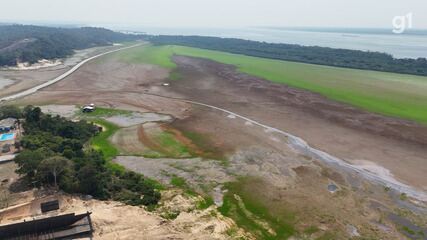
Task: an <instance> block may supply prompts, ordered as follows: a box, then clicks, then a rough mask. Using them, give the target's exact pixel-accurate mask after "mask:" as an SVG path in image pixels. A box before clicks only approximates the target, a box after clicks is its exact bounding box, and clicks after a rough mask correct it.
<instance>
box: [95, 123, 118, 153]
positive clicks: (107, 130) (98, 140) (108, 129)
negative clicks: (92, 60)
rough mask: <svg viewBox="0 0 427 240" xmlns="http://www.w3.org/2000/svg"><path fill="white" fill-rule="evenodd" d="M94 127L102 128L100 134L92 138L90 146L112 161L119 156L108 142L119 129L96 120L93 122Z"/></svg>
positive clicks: (111, 124)
mask: <svg viewBox="0 0 427 240" xmlns="http://www.w3.org/2000/svg"><path fill="white" fill-rule="evenodd" d="M93 122H94V123H95V124H96V125H99V126H101V127H102V128H103V130H102V132H100V133H99V134H98V135H96V136H95V137H93V138H92V139H91V141H90V144H91V146H92V147H93V148H94V149H95V150H98V151H101V152H102V153H103V154H104V157H105V158H106V159H108V160H111V159H113V158H114V157H116V156H117V155H118V154H119V150H118V149H117V148H116V147H115V146H114V145H113V144H112V143H111V142H110V141H109V140H108V139H109V138H110V137H111V136H112V135H113V134H114V133H115V132H116V131H117V130H119V129H120V128H119V127H118V126H117V125H115V124H113V123H111V122H108V121H106V120H103V119H96V120H93Z"/></svg>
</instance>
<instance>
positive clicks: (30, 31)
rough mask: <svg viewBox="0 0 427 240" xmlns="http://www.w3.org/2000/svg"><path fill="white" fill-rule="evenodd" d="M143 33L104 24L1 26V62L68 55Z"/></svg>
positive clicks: (9, 63)
mask: <svg viewBox="0 0 427 240" xmlns="http://www.w3.org/2000/svg"><path fill="white" fill-rule="evenodd" d="M136 39H140V36H136V35H128V34H123V33H118V32H113V31H110V30H107V29H103V28H91V27H85V28H51V27H38V26H26V25H5V26H0V66H5V65H6V66H13V65H16V63H17V61H20V62H30V63H35V62H37V61H38V60H40V59H56V58H64V57H66V56H68V55H70V54H72V53H73V50H76V49H84V48H89V47H95V46H104V45H110V44H112V43H115V42H123V41H133V40H136Z"/></svg>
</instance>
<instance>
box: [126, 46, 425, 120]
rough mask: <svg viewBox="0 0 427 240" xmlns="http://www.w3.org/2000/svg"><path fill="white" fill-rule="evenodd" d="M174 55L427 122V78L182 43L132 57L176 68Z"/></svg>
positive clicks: (147, 48) (146, 48) (152, 48)
mask: <svg viewBox="0 0 427 240" xmlns="http://www.w3.org/2000/svg"><path fill="white" fill-rule="evenodd" d="M174 54H177V55H184V56H191V57H201V58H207V59H211V60H214V61H217V62H220V63H225V64H231V65H234V66H236V67H237V68H238V70H239V71H241V72H244V73H247V74H250V75H253V76H257V77H260V78H264V79H267V80H270V81H273V82H276V83H282V84H287V85H289V86H292V87H296V88H301V89H306V90H309V91H312V92H316V93H319V94H322V95H323V96H326V97H328V98H330V99H333V100H336V101H339V102H343V103H348V104H351V105H353V106H357V107H360V108H363V109H365V110H368V111H372V112H376V113H380V114H384V115H388V116H394V117H400V118H404V119H409V120H414V121H417V122H419V123H424V124H427V94H426V92H427V77H420V76H413V75H404V74H394V73H385V72H376V71H366V70H356V69H347V68H338V67H328V66H320V65H311V64H304V63H296V62H288V61H281V60H273V59H265V58H259V57H250V56H245V55H239V54H231V53H225V52H220V51H211V50H203V49H197V48H191V47H181V46H144V47H141V48H139V49H138V50H137V51H134V52H133V53H132V54H131V56H134V57H131V56H130V57H129V58H132V59H141V61H140V62H144V63H150V64H157V65H160V66H163V67H166V68H168V69H172V68H174V67H176V65H175V64H174V63H173V62H172V60H171V57H172V56H173V55H174ZM135 55H138V56H135ZM154 56H155V57H154Z"/></svg>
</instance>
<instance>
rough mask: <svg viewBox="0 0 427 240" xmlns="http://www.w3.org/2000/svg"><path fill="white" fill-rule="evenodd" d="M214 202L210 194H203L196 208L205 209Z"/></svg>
mask: <svg viewBox="0 0 427 240" xmlns="http://www.w3.org/2000/svg"><path fill="white" fill-rule="evenodd" d="M214 204H215V203H214V200H213V198H212V197H211V196H205V197H204V198H203V199H202V200H201V201H199V202H198V203H197V209H199V210H203V209H207V208H209V207H210V206H212V205H214Z"/></svg>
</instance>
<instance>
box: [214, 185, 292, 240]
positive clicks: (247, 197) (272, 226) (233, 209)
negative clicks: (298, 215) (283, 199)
mask: <svg viewBox="0 0 427 240" xmlns="http://www.w3.org/2000/svg"><path fill="white" fill-rule="evenodd" d="M256 181H257V180H255V179H249V178H245V179H240V180H239V181H237V182H233V183H229V184H227V185H226V188H227V189H228V192H227V193H226V194H225V195H224V203H223V205H222V206H221V207H220V208H219V211H220V212H221V213H222V214H223V215H225V216H228V217H230V218H232V219H233V220H234V221H235V222H236V223H237V225H238V226H239V227H242V228H243V229H245V230H246V231H249V232H251V233H252V234H254V235H255V236H256V237H257V238H258V239H267V240H270V239H271V240H275V239H287V238H289V237H290V236H293V235H294V234H295V233H296V230H295V228H294V216H293V214H292V213H290V212H288V211H284V210H283V209H271V208H270V207H271V206H269V203H268V202H266V201H265V200H264V198H263V194H262V193H261V192H259V191H261V190H260V189H256V188H253V186H255V185H258V183H256ZM271 230H272V231H271Z"/></svg>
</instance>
